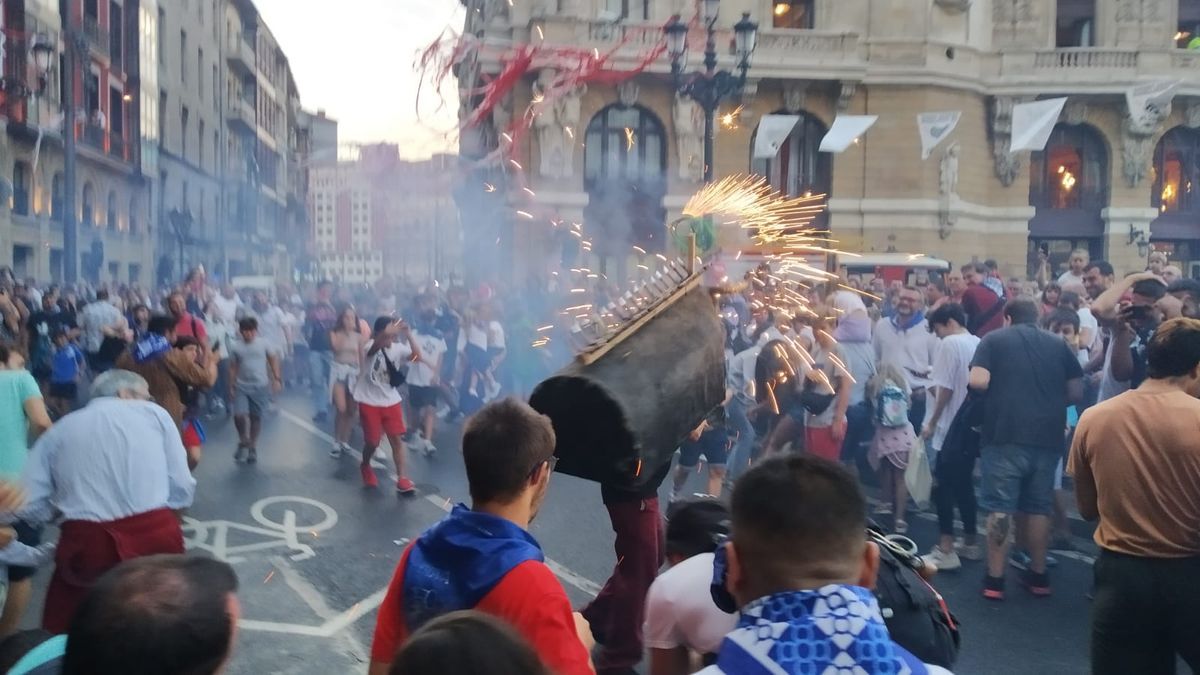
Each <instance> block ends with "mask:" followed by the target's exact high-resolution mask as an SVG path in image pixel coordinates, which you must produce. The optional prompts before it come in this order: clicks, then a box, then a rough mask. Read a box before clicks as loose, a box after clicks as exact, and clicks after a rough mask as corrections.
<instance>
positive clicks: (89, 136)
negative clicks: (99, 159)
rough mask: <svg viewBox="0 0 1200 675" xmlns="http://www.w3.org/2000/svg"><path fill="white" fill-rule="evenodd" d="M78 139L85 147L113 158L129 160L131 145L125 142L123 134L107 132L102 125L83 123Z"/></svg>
mask: <svg viewBox="0 0 1200 675" xmlns="http://www.w3.org/2000/svg"><path fill="white" fill-rule="evenodd" d="M80 141H82V143H83V145H84V147H86V148H92V149H94V150H95V151H97V152H99V153H101V154H105V155H108V156H109V157H112V158H114V159H118V160H121V161H125V162H128V161H130V157H129V151H130V148H131V147H132V146H131V145H130V144H128V143H126V142H125V137H124V136H122V135H120V134H113V133H109V132H108V131H107V130H106V129H104V127H101V126H97V125H95V124H90V123H89V124H85V125H83V135H82V136H81V137H80Z"/></svg>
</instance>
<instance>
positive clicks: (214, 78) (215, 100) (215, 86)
mask: <svg viewBox="0 0 1200 675" xmlns="http://www.w3.org/2000/svg"><path fill="white" fill-rule="evenodd" d="M219 79H220V78H218V77H217V64H215V63H214V64H213V67H212V99H213V110H216V111H218V112H219V111H220V109H221V108H220V105H221V98H220V97H219V96H218V95H217V91H218V87H219V86H220V83H219V82H218V80H219Z"/></svg>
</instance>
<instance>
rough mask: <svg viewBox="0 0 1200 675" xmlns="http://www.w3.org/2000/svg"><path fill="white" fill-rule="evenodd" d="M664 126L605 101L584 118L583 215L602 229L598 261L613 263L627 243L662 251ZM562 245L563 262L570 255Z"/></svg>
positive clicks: (646, 113) (651, 116) (570, 243)
mask: <svg viewBox="0 0 1200 675" xmlns="http://www.w3.org/2000/svg"><path fill="white" fill-rule="evenodd" d="M665 139H666V134H665V133H664V132H663V124H662V121H660V120H659V119H658V118H657V117H656V116H655V115H654V113H652V112H650V111H649V110H647V109H646V108H643V107H641V106H625V105H610V106H608V107H607V108H604V109H602V110H601V111H600V112H598V113H596V115H595V116H594V117H592V119H591V121H590V122H588V126H587V134H586V136H585V145H584V150H583V185H584V188H585V189H586V190H587V192H588V206H587V209H586V210H585V211H584V218H585V219H586V220H587V221H588V222H590V223H595V224H596V225H598V227H599V229H600V230H601V231H602V232H603V236H601V237H599V241H597V242H596V253H597V255H599V256H600V257H601V261H602V262H601V265H602V267H603V265H604V261H605V260H607V258H608V257H609V256H617V260H618V263H619V264H620V261H621V260H623V259H624V258H623V257H624V256H625V255H626V254H628V252H629V249H628V248H627V245H633V244H636V245H638V246H640V247H641V248H643V249H645V250H647V251H655V252H656V251H662V250H663V249H664V245H665V242H664V239H665V237H664V236H663V234H664V232H665V230H664V225H665V222H666V210H665V209H663V206H662V198H663V195H664V194H665V192H666V173H667V152H666V140H665ZM572 246H576V243H575V242H573V241H567V242H566V245H564V260H566V259H569V258H570V257H571V255H570V254H569V252H568V251H567V248H570V247H572Z"/></svg>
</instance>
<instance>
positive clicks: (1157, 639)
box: [1092, 551, 1200, 675]
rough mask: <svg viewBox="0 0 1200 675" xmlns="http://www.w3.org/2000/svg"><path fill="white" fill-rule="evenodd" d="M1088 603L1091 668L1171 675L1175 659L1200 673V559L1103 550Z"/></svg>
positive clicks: (1116, 674)
mask: <svg viewBox="0 0 1200 675" xmlns="http://www.w3.org/2000/svg"><path fill="white" fill-rule="evenodd" d="M1094 571H1095V576H1096V588H1095V600H1094V601H1093V602H1092V672H1093V673H1095V674H1096V675H1127V674H1128V673H1137V674H1138V675H1173V674H1174V673H1175V664H1176V660H1177V655H1178V657H1182V658H1183V661H1184V662H1185V663H1187V665H1188V667H1189V668H1191V670H1192V671H1193V672H1200V612H1198V611H1197V608H1198V607H1200V584H1197V583H1196V579H1197V578H1198V577H1200V557H1194V558H1140V557H1137V556H1131V555H1124V554H1121V553H1113V552H1111V551H1101V553H1100V557H1099V558H1097V560H1096V565H1095V570H1094Z"/></svg>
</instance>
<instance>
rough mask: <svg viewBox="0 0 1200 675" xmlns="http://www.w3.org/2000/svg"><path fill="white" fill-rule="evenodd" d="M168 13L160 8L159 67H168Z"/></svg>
mask: <svg viewBox="0 0 1200 675" xmlns="http://www.w3.org/2000/svg"><path fill="white" fill-rule="evenodd" d="M166 41H167V12H166V10H164V9H163V8H162V7H159V8H158V65H160V66H166V65H167V42H166Z"/></svg>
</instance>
